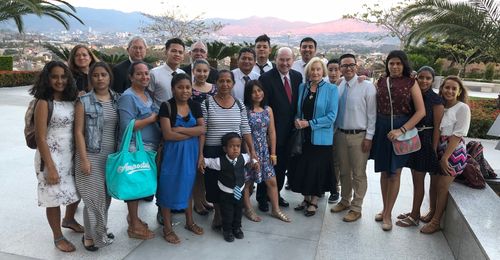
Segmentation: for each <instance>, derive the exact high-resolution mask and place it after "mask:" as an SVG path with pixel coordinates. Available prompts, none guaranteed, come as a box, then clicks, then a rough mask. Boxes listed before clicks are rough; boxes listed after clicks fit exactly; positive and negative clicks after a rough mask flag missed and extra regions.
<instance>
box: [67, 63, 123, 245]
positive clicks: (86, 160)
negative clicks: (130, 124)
mask: <svg viewBox="0 0 500 260" xmlns="http://www.w3.org/2000/svg"><path fill="white" fill-rule="evenodd" d="M112 75H113V74H112V73H111V69H110V68H109V66H108V65H107V64H106V63H104V62H97V63H95V64H94V65H92V66H91V68H90V70H89V76H90V85H91V86H92V87H93V90H92V91H90V92H89V93H87V94H85V95H83V96H82V97H80V99H79V102H77V103H76V109H75V141H76V173H75V179H76V188H77V189H78V192H79V193H80V195H81V197H82V199H83V202H84V204H85V207H84V208H83V221H84V230H85V233H84V236H83V237H82V243H83V246H84V247H85V249H87V250H89V251H97V250H98V249H99V248H100V247H104V246H107V245H109V244H111V243H112V242H113V239H112V238H113V237H114V236H113V234H111V233H109V234H108V233H107V223H108V209H109V205H110V202H111V197H110V196H109V195H108V194H107V192H106V183H105V181H106V177H105V169H106V159H107V157H108V155H109V154H111V153H114V152H115V151H116V133H117V127H118V112H117V105H118V104H117V102H118V97H119V96H118V94H116V93H115V92H113V91H112V90H111V89H110V88H109V86H110V85H111V81H112V77H113V76H112Z"/></svg>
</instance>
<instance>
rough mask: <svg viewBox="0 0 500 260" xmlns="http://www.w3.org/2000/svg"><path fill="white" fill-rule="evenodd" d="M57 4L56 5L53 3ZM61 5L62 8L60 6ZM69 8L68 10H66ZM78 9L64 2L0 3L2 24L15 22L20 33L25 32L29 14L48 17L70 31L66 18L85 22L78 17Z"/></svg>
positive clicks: (25, 0) (20, 0)
mask: <svg viewBox="0 0 500 260" xmlns="http://www.w3.org/2000/svg"><path fill="white" fill-rule="evenodd" d="M52 2H55V3H52ZM56 3H57V4H61V5H62V6H58V5H56ZM65 7H66V8H69V10H68V9H66V8H65ZM75 13H76V9H75V8H74V7H73V6H72V5H71V4H70V3H68V2H67V1H63V0H51V1H44V0H2V1H0V22H6V21H10V20H14V22H15V23H16V26H17V30H18V31H19V33H23V32H24V21H23V16H25V15H28V14H34V15H37V16H38V17H42V16H48V17H51V18H53V19H55V20H56V21H58V22H59V23H61V24H62V25H63V26H64V28H66V29H69V22H68V20H66V16H67V17H70V18H74V19H76V20H77V21H78V22H80V23H81V24H84V23H83V21H82V20H81V19H80V18H78V17H77V16H76V15H75Z"/></svg>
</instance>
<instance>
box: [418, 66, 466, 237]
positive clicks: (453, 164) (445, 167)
mask: <svg viewBox="0 0 500 260" xmlns="http://www.w3.org/2000/svg"><path fill="white" fill-rule="evenodd" d="M439 95H440V96H441V97H442V98H443V100H444V115H443V119H442V120H441V125H440V127H439V128H440V130H441V137H440V140H439V145H438V151H437V153H438V160H439V166H440V167H439V168H440V169H438V171H437V172H435V173H431V187H434V188H433V189H432V188H431V192H435V193H436V194H434V195H433V194H431V195H430V196H429V197H430V198H435V201H434V202H432V201H431V203H430V205H431V209H430V212H429V214H428V216H429V217H430V216H432V218H431V220H430V222H429V223H427V224H426V225H425V226H424V227H422V229H421V230H420V232H422V233H425V234H432V233H434V232H436V231H439V230H440V226H439V224H440V222H441V216H442V215H443V213H444V210H445V209H446V202H447V200H448V188H449V187H450V184H451V182H452V181H453V180H454V179H455V177H456V176H457V175H459V174H462V172H463V170H464V169H465V166H466V165H467V162H466V161H467V150H466V147H465V142H464V138H463V137H464V136H466V135H467V132H468V131H469V125H470V118H471V113H470V109H469V106H468V105H467V89H466V88H465V87H464V85H463V83H462V81H461V80H460V79H459V78H458V77H456V76H448V77H447V78H446V79H444V81H443V83H442V84H441V87H440V88H439Z"/></svg>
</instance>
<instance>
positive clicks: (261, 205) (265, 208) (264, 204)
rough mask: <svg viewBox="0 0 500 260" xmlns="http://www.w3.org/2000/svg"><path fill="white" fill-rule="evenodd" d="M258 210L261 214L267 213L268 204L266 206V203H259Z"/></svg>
mask: <svg viewBox="0 0 500 260" xmlns="http://www.w3.org/2000/svg"><path fill="white" fill-rule="evenodd" d="M259 210H260V211H262V212H268V211H269V204H267V201H259Z"/></svg>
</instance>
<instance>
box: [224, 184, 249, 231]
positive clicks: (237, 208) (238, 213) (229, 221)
mask: <svg viewBox="0 0 500 260" xmlns="http://www.w3.org/2000/svg"><path fill="white" fill-rule="evenodd" d="M219 205H220V213H221V217H222V229H223V230H224V231H226V232H230V231H232V230H234V229H237V228H241V217H242V216H243V201H242V198H240V199H239V200H237V199H235V198H234V195H233V194H232V193H226V192H223V191H219Z"/></svg>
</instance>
